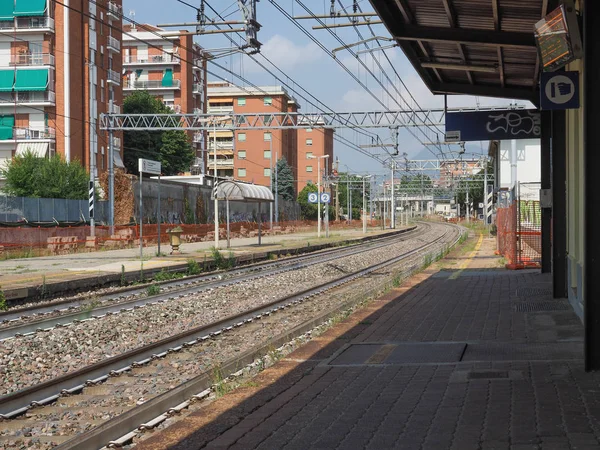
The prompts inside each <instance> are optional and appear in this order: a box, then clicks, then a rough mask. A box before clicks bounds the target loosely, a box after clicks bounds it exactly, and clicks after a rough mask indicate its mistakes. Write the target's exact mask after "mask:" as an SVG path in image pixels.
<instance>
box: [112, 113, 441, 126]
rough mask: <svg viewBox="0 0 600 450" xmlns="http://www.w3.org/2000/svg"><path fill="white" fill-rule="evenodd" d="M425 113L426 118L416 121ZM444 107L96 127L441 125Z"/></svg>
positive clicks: (169, 118) (156, 118) (142, 120)
mask: <svg viewBox="0 0 600 450" xmlns="http://www.w3.org/2000/svg"><path fill="white" fill-rule="evenodd" d="M423 114H425V115H426V117H427V118H428V119H429V120H420V117H422V116H423ZM444 115H445V113H444V110H443V109H437V110H429V111H365V112H339V113H338V112H322V113H307V114H304V113H291V112H278V113H267V114H265V113H246V114H239V113H230V114H228V113H224V114H101V115H100V128H101V129H103V130H109V131H110V130H112V131H125V130H127V131H135V130H137V131H142V130H144V131H151V130H154V131H156V130H186V131H212V130H215V129H216V130H217V131H223V130H229V131H237V130H248V129H253V130H286V129H300V128H351V129H352V128H354V129H356V128H389V127H401V128H402V127H427V126H431V121H430V120H433V122H434V123H435V124H437V125H443V124H444Z"/></svg>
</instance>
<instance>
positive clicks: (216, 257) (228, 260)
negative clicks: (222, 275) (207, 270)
mask: <svg viewBox="0 0 600 450" xmlns="http://www.w3.org/2000/svg"><path fill="white" fill-rule="evenodd" d="M210 255H211V256H212V259H213V261H214V262H215V267H216V268H217V269H221V270H227V269H232V268H233V267H234V266H235V257H234V256H233V252H229V256H228V257H225V256H223V254H222V253H221V252H220V251H219V250H218V249H216V248H214V247H212V248H211V249H210Z"/></svg>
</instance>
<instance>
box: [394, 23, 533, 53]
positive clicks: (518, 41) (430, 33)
mask: <svg viewBox="0 0 600 450" xmlns="http://www.w3.org/2000/svg"><path fill="white" fill-rule="evenodd" d="M394 38H395V39H397V40H398V41H426V42H441V43H456V44H477V45H481V46H484V47H497V46H501V47H505V48H515V49H522V48H527V49H529V48H535V38H534V35H533V33H517V32H506V31H491V30H479V29H466V28H443V27H423V26H415V25H403V26H402V33H401V34H397V35H395V36H394Z"/></svg>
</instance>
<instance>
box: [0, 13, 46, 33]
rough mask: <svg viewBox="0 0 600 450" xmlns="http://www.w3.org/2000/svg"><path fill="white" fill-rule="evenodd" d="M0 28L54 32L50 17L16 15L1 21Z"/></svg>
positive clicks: (20, 31)
mask: <svg viewBox="0 0 600 450" xmlns="http://www.w3.org/2000/svg"><path fill="white" fill-rule="evenodd" d="M0 30H11V31H14V32H17V33H25V32H27V33H31V32H33V31H43V32H44V33H54V19H52V18H51V17H16V18H15V19H14V20H9V21H1V22H0Z"/></svg>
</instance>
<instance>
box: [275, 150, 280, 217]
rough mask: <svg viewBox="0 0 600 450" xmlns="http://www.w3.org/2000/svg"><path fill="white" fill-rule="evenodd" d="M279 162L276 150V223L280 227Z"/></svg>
mask: <svg viewBox="0 0 600 450" xmlns="http://www.w3.org/2000/svg"><path fill="white" fill-rule="evenodd" d="M278 162H279V161H278V160H277V150H275V223H276V224H278V225H279V182H278V174H277V172H279V170H278V169H279V167H278V164H277V163H278Z"/></svg>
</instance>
